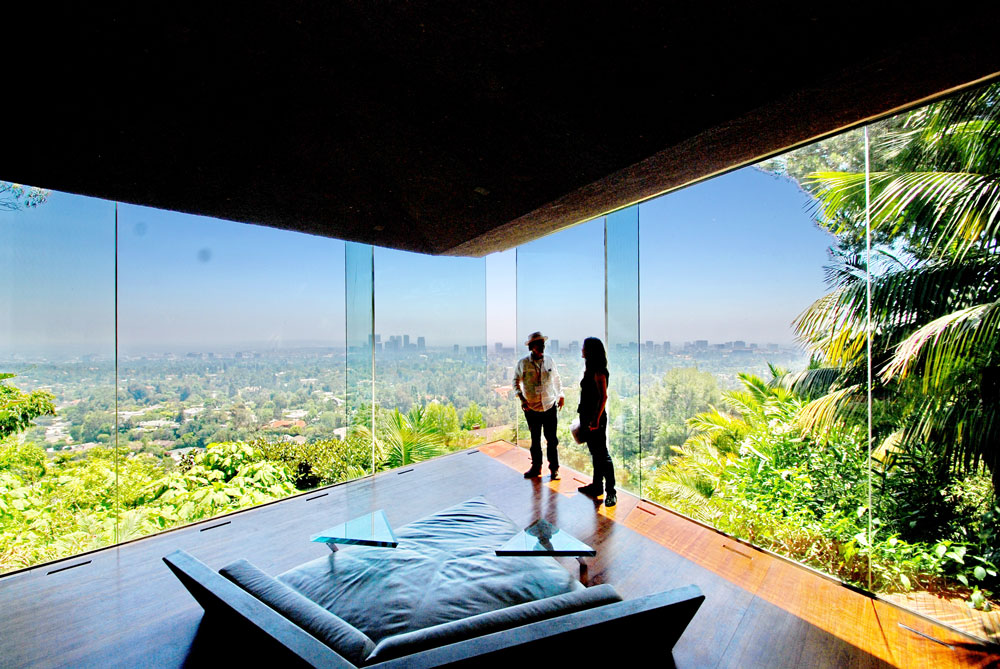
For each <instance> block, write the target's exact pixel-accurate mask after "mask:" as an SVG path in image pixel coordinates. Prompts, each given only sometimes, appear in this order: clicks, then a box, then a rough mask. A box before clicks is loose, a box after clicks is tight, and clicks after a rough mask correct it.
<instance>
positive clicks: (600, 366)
mask: <svg viewBox="0 0 1000 669" xmlns="http://www.w3.org/2000/svg"><path fill="white" fill-rule="evenodd" d="M583 355H584V360H586V361H587V362H586V365H587V371H588V372H600V373H602V374H607V373H608V354H607V352H606V351H605V350H604V344H603V343H602V342H601V340H600V339H598V338H597V337H587V338H586V339H584V340H583Z"/></svg>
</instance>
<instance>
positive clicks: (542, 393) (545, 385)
mask: <svg viewBox="0 0 1000 669" xmlns="http://www.w3.org/2000/svg"><path fill="white" fill-rule="evenodd" d="M512 386H513V388H514V392H515V393H517V396H518V397H520V398H522V400H523V401H524V402H525V403H526V404H527V405H528V409H530V410H531V411H548V410H549V409H551V408H552V407H553V406H555V404H556V402H558V401H559V398H560V397H562V396H563V392H562V382H561V381H560V380H559V371H558V370H556V365H555V363H554V362H553V361H552V358H550V357H548V356H545V355H543V356H542V357H541V358H540V359H538V360H534V359H532V357H531V355H530V354H528V355H526V356H524V357H523V358H521V359H520V360H518V361H517V365H515V366H514V383H513V384H512Z"/></svg>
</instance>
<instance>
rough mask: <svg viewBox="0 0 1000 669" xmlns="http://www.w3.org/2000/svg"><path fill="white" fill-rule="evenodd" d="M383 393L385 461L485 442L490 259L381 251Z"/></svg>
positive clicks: (378, 304)
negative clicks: (488, 261) (487, 269)
mask: <svg viewBox="0 0 1000 669" xmlns="http://www.w3.org/2000/svg"><path fill="white" fill-rule="evenodd" d="M375 295H376V300H375V336H374V343H375V397H376V403H377V404H378V406H379V412H380V414H381V416H380V417H379V418H378V424H377V437H378V441H379V444H380V446H381V449H382V455H383V457H384V459H385V462H384V464H385V466H387V467H400V466H403V465H409V464H413V463H414V462H418V461H420V460H425V459H427V458H429V457H433V456H435V455H440V454H442V453H446V452H450V451H454V450H459V449H463V448H467V447H469V446H471V445H474V444H477V443H481V442H482V440H483V437H482V434H481V433H482V430H483V429H484V428H485V427H486V419H485V417H484V415H483V407H486V406H488V405H489V400H490V394H491V390H490V388H489V387H488V385H487V382H486V267H485V262H484V261H483V260H482V259H477V258H452V257H439V256H428V255H421V254H416V253H407V252H405V251H395V250H391V249H384V248H376V249H375Z"/></svg>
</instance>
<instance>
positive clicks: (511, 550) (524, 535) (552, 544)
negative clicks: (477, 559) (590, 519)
mask: <svg viewBox="0 0 1000 669" xmlns="http://www.w3.org/2000/svg"><path fill="white" fill-rule="evenodd" d="M496 553H497V555H509V556H532V555H537V556H542V555H550V556H553V557H575V558H576V559H577V562H579V563H580V580H581V581H583V582H584V583H586V581H587V563H586V562H585V561H584V558H588V557H594V556H595V555H597V551H596V550H594V549H593V548H591V547H590V546H588V545H587V544H585V543H583V542H582V541H580V540H579V539H577V538H576V537H574V536H573V535H572V534H570V533H569V532H566V531H565V530H560V529H559V528H558V527H556V526H555V525H553V524H552V523H550V522H549V521H547V520H545V519H544V518H539V519H538V520H536V521H535V522H533V523H532V524H531V525H529V526H528V527H526V528H525V529H524V530H522V531H520V532H518V533H517V534H515V535H514V536H513V537H511V538H510V540H509V541H507V543H505V544H504V545H503V546H501V547H500V548H498V549H497V551H496Z"/></svg>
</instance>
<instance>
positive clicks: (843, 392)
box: [798, 384, 866, 437]
mask: <svg viewBox="0 0 1000 669" xmlns="http://www.w3.org/2000/svg"><path fill="white" fill-rule="evenodd" d="M863 400H864V394H863V389H862V387H861V386H860V385H856V384H855V385H851V386H847V387H846V388H841V389H840V390H835V391H833V392H831V393H828V394H826V395H824V396H823V397H819V398H817V399H815V400H813V401H812V402H809V403H808V404H806V405H805V406H804V407H802V410H801V411H800V412H799V416H798V421H799V426H800V427H801V428H802V429H803V431H805V432H807V433H810V434H813V435H816V436H820V437H822V436H823V435H825V434H827V433H829V432H831V431H832V430H833V429H834V428H835V427H836V426H837V425H839V424H840V423H842V422H844V421H845V420H849V419H851V418H854V417H856V416H858V415H860V414H863V413H864V411H865V410H866V405H865V403H864V402H863Z"/></svg>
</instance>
